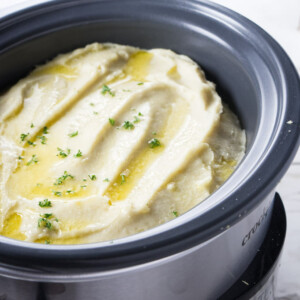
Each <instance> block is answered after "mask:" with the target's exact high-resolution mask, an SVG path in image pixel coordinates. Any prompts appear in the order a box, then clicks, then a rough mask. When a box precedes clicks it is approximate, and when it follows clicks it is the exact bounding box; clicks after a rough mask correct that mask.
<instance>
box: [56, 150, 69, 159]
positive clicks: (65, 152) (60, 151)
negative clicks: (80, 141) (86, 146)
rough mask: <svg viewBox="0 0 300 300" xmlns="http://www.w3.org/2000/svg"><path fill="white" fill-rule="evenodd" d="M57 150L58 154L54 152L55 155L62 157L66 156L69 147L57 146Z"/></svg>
mask: <svg viewBox="0 0 300 300" xmlns="http://www.w3.org/2000/svg"><path fill="white" fill-rule="evenodd" d="M57 151H58V154H56V156H60V157H62V158H65V157H67V156H68V155H69V154H70V153H71V150H70V149H67V150H63V149H61V148H57Z"/></svg>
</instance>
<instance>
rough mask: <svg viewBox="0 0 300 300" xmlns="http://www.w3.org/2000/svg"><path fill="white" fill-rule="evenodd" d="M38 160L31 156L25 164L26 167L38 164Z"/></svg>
mask: <svg viewBox="0 0 300 300" xmlns="http://www.w3.org/2000/svg"><path fill="white" fill-rule="evenodd" d="M38 161H39V160H38V158H37V156H36V155H35V154H33V155H32V157H31V159H30V160H29V161H28V162H27V164H26V165H27V166H29V165H31V164H36V163H38Z"/></svg>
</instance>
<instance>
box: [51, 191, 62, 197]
mask: <svg viewBox="0 0 300 300" xmlns="http://www.w3.org/2000/svg"><path fill="white" fill-rule="evenodd" d="M52 193H53V194H54V196H56V197H61V196H62V192H58V191H52Z"/></svg>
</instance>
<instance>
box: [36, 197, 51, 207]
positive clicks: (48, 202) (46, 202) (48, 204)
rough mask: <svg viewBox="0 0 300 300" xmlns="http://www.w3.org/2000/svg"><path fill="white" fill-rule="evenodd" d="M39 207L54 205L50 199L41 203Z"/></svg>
mask: <svg viewBox="0 0 300 300" xmlns="http://www.w3.org/2000/svg"><path fill="white" fill-rule="evenodd" d="M39 206H40V207H52V203H51V201H49V200H48V199H45V200H43V201H40V202H39Z"/></svg>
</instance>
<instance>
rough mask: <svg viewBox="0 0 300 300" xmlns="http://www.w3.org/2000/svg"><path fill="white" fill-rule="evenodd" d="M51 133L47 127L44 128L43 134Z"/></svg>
mask: <svg viewBox="0 0 300 300" xmlns="http://www.w3.org/2000/svg"><path fill="white" fill-rule="evenodd" d="M48 133H49V131H48V127H47V126H45V127H44V128H43V134H48Z"/></svg>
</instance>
